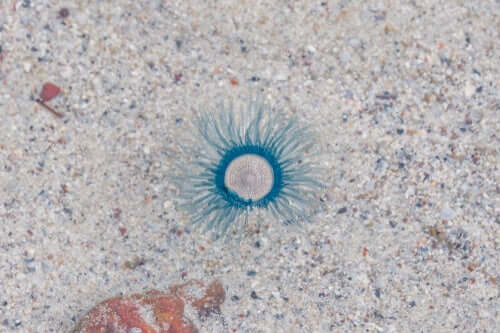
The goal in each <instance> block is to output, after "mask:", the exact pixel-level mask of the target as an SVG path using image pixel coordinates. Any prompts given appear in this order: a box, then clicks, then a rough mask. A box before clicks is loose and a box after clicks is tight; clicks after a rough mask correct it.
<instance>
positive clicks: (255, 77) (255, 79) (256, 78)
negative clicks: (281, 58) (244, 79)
mask: <svg viewBox="0 0 500 333" xmlns="http://www.w3.org/2000/svg"><path fill="white" fill-rule="evenodd" d="M250 80H252V81H253V82H256V81H260V77H258V76H252V77H251V78H250Z"/></svg>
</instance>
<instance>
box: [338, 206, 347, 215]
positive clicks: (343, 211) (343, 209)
mask: <svg viewBox="0 0 500 333" xmlns="http://www.w3.org/2000/svg"><path fill="white" fill-rule="evenodd" d="M345 212H347V207H342V208H340V209H339V210H338V211H337V214H344V213H345Z"/></svg>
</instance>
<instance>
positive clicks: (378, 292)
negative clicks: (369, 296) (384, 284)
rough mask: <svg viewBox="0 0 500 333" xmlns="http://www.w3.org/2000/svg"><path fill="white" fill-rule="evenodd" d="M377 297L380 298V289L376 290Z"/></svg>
mask: <svg viewBox="0 0 500 333" xmlns="http://www.w3.org/2000/svg"><path fill="white" fill-rule="evenodd" d="M375 296H376V297H377V298H380V288H375Z"/></svg>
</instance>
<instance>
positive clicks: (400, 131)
mask: <svg viewBox="0 0 500 333" xmlns="http://www.w3.org/2000/svg"><path fill="white" fill-rule="evenodd" d="M396 133H398V135H401V134H403V133H404V129H402V128H398V129H397V130H396Z"/></svg>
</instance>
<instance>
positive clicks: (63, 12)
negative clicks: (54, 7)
mask: <svg viewBox="0 0 500 333" xmlns="http://www.w3.org/2000/svg"><path fill="white" fill-rule="evenodd" d="M68 16H69V10H68V8H61V9H59V17H60V18H66V17H68Z"/></svg>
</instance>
